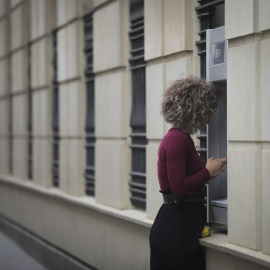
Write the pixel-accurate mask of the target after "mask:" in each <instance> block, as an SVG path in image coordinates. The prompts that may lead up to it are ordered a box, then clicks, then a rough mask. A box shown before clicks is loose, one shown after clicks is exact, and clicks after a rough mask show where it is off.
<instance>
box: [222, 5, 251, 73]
mask: <svg viewBox="0 0 270 270" xmlns="http://www.w3.org/2000/svg"><path fill="white" fill-rule="evenodd" d="M255 1H256V0H238V1H234V0H228V1H226V5H225V21H226V28H225V37H226V39H231V38H236V37H239V36H244V35H248V34H252V33H254V32H255V29H254V24H255V16H256V15H255V12H256V10H255ZM228 63H229V61H228ZM228 70H229V69H228Z"/></svg>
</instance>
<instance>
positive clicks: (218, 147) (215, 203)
mask: <svg viewBox="0 0 270 270" xmlns="http://www.w3.org/2000/svg"><path fill="white" fill-rule="evenodd" d="M227 48H228V41H227V40H225V27H224V26H222V27H219V28H215V29H209V30H206V67H207V68H206V79H207V80H208V81H212V82H213V83H214V84H215V86H216V88H217V89H218V90H219V91H220V94H221V104H220V106H219V108H218V110H217V111H216V112H215V113H214V117H213V118H212V119H211V121H210V123H209V125H208V126H207V134H208V136H207V156H208V157H207V158H210V157H212V156H213V157H215V158H223V157H225V156H227ZM207 221H208V222H209V223H219V224H223V225H227V171H226V172H225V173H224V174H220V175H219V177H218V179H215V180H214V181H211V182H210V183H209V184H208V185H207Z"/></svg>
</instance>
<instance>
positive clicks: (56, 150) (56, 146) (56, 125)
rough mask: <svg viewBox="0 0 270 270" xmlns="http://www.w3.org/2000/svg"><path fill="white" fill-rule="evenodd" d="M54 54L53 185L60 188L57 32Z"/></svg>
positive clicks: (53, 45) (55, 33)
mask: <svg viewBox="0 0 270 270" xmlns="http://www.w3.org/2000/svg"><path fill="white" fill-rule="evenodd" d="M52 42H53V44H52V47H53V49H52V52H53V59H52V65H53V81H52V86H53V87H52V88H53V89H52V90H53V106H52V116H53V119H52V147H53V151H52V177H53V185H54V186H56V187H58V186H59V144H60V137H59V93H58V92H59V91H58V89H59V87H58V82H57V30H55V31H53V33H52Z"/></svg>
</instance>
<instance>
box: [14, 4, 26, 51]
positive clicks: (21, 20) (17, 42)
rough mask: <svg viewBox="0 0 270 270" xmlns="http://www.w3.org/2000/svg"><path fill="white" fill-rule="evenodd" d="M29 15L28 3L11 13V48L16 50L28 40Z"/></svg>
mask: <svg viewBox="0 0 270 270" xmlns="http://www.w3.org/2000/svg"><path fill="white" fill-rule="evenodd" d="M27 23H28V16H27V6H26V3H23V4H22V5H19V6H18V7H17V8H16V9H14V10H13V11H12V12H11V14H10V29H11V34H10V48H11V50H15V49H17V48H19V47H21V46H23V45H25V43H26V42H27V41H28V27H27Z"/></svg>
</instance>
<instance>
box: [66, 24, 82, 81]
mask: <svg viewBox="0 0 270 270" xmlns="http://www.w3.org/2000/svg"><path fill="white" fill-rule="evenodd" d="M66 29H67V32H66V34H67V36H66V44H65V45H67V55H66V58H67V79H71V78H74V77H78V76H81V75H82V71H83V70H82V67H83V66H84V62H83V60H82V56H83V44H82V42H83V35H82V30H83V25H82V21H76V22H74V23H72V24H70V25H69V26H67V28H66Z"/></svg>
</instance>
